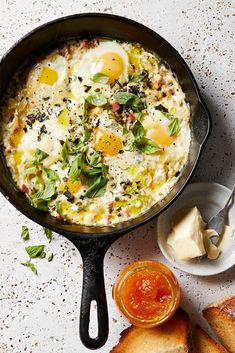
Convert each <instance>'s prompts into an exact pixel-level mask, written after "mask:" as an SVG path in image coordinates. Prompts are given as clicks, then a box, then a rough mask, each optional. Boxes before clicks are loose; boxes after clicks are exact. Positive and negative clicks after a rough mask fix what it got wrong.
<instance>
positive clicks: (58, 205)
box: [55, 201, 62, 217]
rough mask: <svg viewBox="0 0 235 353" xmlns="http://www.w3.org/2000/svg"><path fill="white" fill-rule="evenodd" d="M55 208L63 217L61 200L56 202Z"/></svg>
mask: <svg viewBox="0 0 235 353" xmlns="http://www.w3.org/2000/svg"><path fill="white" fill-rule="evenodd" d="M55 210H56V212H57V213H58V215H59V216H60V217H62V208H61V206H60V202H59V201H57V202H56V204H55Z"/></svg>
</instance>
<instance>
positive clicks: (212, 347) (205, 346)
mask: <svg viewBox="0 0 235 353" xmlns="http://www.w3.org/2000/svg"><path fill="white" fill-rule="evenodd" d="M193 345H194V349H195V352H197V353H228V351H227V350H226V349H225V348H224V347H223V346H221V345H220V344H219V343H217V342H216V341H214V340H213V338H211V337H210V336H209V335H208V334H207V333H206V332H205V331H204V330H203V329H202V328H201V327H200V326H198V325H197V326H196V327H195V328H194V330H193Z"/></svg>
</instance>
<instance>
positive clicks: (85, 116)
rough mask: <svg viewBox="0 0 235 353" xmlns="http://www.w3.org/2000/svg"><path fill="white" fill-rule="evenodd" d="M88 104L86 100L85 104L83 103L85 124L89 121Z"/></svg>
mask: <svg viewBox="0 0 235 353" xmlns="http://www.w3.org/2000/svg"><path fill="white" fill-rule="evenodd" d="M88 106H89V104H88V102H87V100H86V99H84V103H83V113H82V115H83V122H86V121H87V112H88Z"/></svg>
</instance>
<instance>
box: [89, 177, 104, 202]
mask: <svg viewBox="0 0 235 353" xmlns="http://www.w3.org/2000/svg"><path fill="white" fill-rule="evenodd" d="M107 182H108V179H107V178H105V177H102V176H100V177H99V178H97V179H96V181H95V182H94V183H93V184H92V185H91V186H90V187H89V188H88V189H87V190H86V192H85V194H84V197H89V198H90V197H102V196H104V194H105V191H106V185H107Z"/></svg>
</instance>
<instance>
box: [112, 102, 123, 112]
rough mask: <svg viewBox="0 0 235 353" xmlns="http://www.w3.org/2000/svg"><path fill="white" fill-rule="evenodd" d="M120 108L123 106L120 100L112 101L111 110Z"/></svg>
mask: <svg viewBox="0 0 235 353" xmlns="http://www.w3.org/2000/svg"><path fill="white" fill-rule="evenodd" d="M120 108H121V106H120V104H119V103H118V102H113V103H111V111H112V112H113V113H115V112H117V111H118V110H119V109H120Z"/></svg>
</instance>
